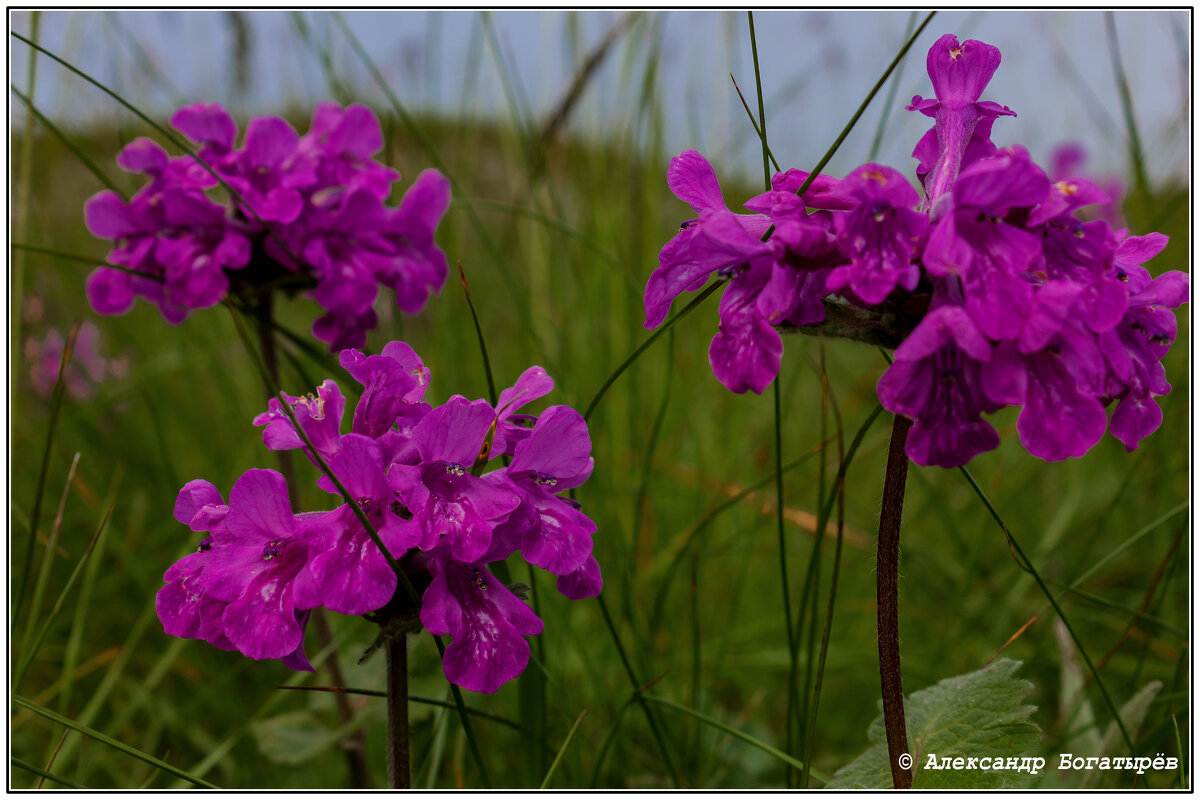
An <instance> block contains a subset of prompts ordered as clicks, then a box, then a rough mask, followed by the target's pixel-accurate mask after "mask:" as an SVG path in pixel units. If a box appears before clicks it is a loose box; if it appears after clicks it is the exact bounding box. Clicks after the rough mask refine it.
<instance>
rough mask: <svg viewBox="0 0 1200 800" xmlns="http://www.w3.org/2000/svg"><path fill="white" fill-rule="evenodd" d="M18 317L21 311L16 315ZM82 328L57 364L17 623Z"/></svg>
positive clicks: (79, 322)
mask: <svg viewBox="0 0 1200 800" xmlns="http://www.w3.org/2000/svg"><path fill="white" fill-rule="evenodd" d="M17 313H18V314H19V313H20V311H17ZM82 325H83V320H77V321H76V322H75V324H74V325H73V326H71V332H70V333H69V334H67V341H66V343H65V344H64V345H63V351H62V358H61V359H60V360H59V363H58V379H57V380H56V381H55V383H54V395H53V396H52V397H51V400H50V422H49V424H48V426H47V428H46V445H45V447H44V448H43V450H42V465H41V467H40V469H39V470H38V480H37V489H36V490H35V492H36V493H35V494H34V499H33V512H32V513H31V514H30V515H29V545H28V546H27V547H26V548H25V559H24V562H23V564H22V566H21V583H20V584H19V585H18V587H19V588H18V589H17V590H16V601H15V603H14V604H13V605H14V611H13V612H12V617H11V619H13V620H17V619H20V618H21V607H22V605H23V604H24V600H25V592H26V591H27V590H28V588H29V579H30V578H31V577H32V575H31V572H32V570H33V551H34V548H36V547H37V529H38V523H39V522H41V519H42V499H43V498H44V497H45V494H46V476H47V475H48V474H49V472H50V453H51V451H52V450H53V449H54V433H55V430H56V429H57V428H58V417H59V414H60V413H61V412H62V404H63V396H64V395H65V394H66V390H67V381H66V375H67V369H68V367H70V365H71V358H72V356H73V355H74V353H75V340H76V338H78V336H79V328H80V327H81V326H82Z"/></svg>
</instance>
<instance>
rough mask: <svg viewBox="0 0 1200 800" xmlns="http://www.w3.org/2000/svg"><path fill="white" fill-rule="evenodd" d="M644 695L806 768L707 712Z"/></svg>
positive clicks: (824, 779) (825, 779)
mask: <svg viewBox="0 0 1200 800" xmlns="http://www.w3.org/2000/svg"><path fill="white" fill-rule="evenodd" d="M644 697H645V698H646V699H647V700H649V701H650V702H652V703H657V704H658V705H661V706H666V707H667V708H672V709H675V710H676V711H678V712H680V713H681V714H687V715H688V716H689V717H694V718H695V719H698V720H700V721H701V722H703V723H705V724H706V725H711V726H712V727H714V728H716V729H717V730H720V731H722V732H724V733H727V734H729V735H730V736H734V737H736V738H738V739H741V740H742V741H743V742H745V743H746V744H749V745H751V746H753V747H757V748H758V749H759V750H762V751H763V752H764V753H767V754H768V755H772V756H774V757H775V758H778V759H779V760H780V761H782V762H783V763H785V764H787V765H788V766H789V767H792V768H794V769H803V768H804V764H803V763H802V762H801V761H800V760H799V759H795V758H792V757H791V756H789V755H788V754H787V753H785V752H783V751H782V750H777V749H776V748H774V747H772V746H771V745H769V744H767V743H766V742H763V741H760V740H759V739H755V738H754V737H753V736H751V735H750V734H748V733H744V732H742V731H740V730H738V729H737V728H734V727H732V726H730V725H726V724H725V723H724V722H721V720H719V719H715V718H713V717H710V716H708V715H707V714H702V713H700V712H699V711H696V710H695V709H691V708H688V707H687V706H685V705H681V704H680V703H676V702H675V701H673V700H668V699H666V698H665V697H655V696H654V695H650V694H647V695H644ZM810 772H811V774H812V776H813V777H814V778H816V779H817V780H819V781H821V782H822V783H828V782H829V777H828V776H827V775H825V774H823V773H820V772H818V771H817V770H815V769H814V770H810Z"/></svg>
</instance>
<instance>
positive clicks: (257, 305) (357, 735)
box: [252, 289, 371, 789]
mask: <svg viewBox="0 0 1200 800" xmlns="http://www.w3.org/2000/svg"><path fill="white" fill-rule="evenodd" d="M252 307H253V308H254V311H255V314H256V316H257V323H258V326H257V327H258V344H259V348H260V349H261V351H262V355H263V363H264V364H265V365H266V368H267V375H268V376H269V377H270V380H269V382H268V381H264V384H265V386H264V388H265V390H266V393H267V397H268V399H269V398H271V397H272V396H273V392H272V388H271V387H272V385H274V386H279V355H278V353H277V351H276V348H275V330H274V327H273V323H274V317H273V314H274V308H275V304H274V294H273V293H272V292H271V291H270V290H269V289H268V290H266V291H263V292H259V293H258V295H257V297H255V299H254V302H253V306H252ZM275 455H276V457H277V458H278V460H279V472H280V474H282V475H283V480H284V482H285V483H286V484H287V487H288V497H289V498H291V502H293V503H295V502H297V501H298V500H299V499H300V491H299V486H298V484H297V483H296V470H295V467H294V466H293V462H292V453H291V451H290V450H276V451H275ZM311 619H312V621H313V624H314V625H315V626H316V631H317V640H318V642H319V643H320V645H321V649H322V650H326V649H327V650H329V658H327V659H326V661H325V667H326V668H327V669H328V670H329V679H330V682H331V683H332V684H333V685H334V686H345V685H346V679H345V677H344V675H343V674H342V666H341V663H340V662H339V661H338V655H337V651H336V650H335V649H333V648H330V645H331V644H332V643H333V633H332V631H330V629H329V620H328V619H326V617H325V609H323V608H314V609H313V611H312V617H311ZM333 697H334V705H336V706H337V711H338V718H339V719H340V720H341V721H342V724H343V725H345V724H346V723H348V722H350V721H351V720H352V719H354V709H352V708H351V707H350V700H349V698H347V697H346V695H344V694H342V693H341V692H335V693H334V695H333ZM365 738H366V730H365V729H362V728H360V729H358V730H356V731H355V732H354V733H352V734H350V735H349V736H347V737H346V738H345V739H344V740H342V742H341V746H342V749H343V750H344V751H345V753H346V766H347V767H348V768H349V770H350V785H351V788H354V789H370V788H371V773H370V771H369V770H368V769H367V758H366V749H365V747H364V744H363V742H364V740H365Z"/></svg>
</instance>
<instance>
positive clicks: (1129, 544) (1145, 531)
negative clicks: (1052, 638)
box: [992, 500, 1190, 589]
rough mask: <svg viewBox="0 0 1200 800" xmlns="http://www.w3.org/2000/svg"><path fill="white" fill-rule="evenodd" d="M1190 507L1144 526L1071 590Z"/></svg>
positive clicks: (1086, 572) (1183, 505)
mask: <svg viewBox="0 0 1200 800" xmlns="http://www.w3.org/2000/svg"><path fill="white" fill-rule="evenodd" d="M1189 507H1190V503H1189V502H1188V501H1187V500H1185V501H1183V502H1182V503H1180V504H1179V505H1177V506H1175V507H1174V508H1172V509H1171V510H1170V511H1168V512H1167V513H1165V514H1163V515H1162V516H1161V517H1159V518H1158V519H1156V520H1154V521H1153V522H1150V523H1148V524H1147V525H1145V526H1143V527H1142V528H1141V529H1140V530H1138V531H1137V532H1136V533H1134V534H1133V535H1132V536H1130V537H1129V538H1127V539H1125V540H1123V541H1122V542H1121V544H1119V545H1118V546H1117V547H1114V548H1113V549H1112V550H1110V551H1109V552H1108V554H1107V555H1105V556H1104V558H1102V559H1100V560H1099V561H1097V562H1096V563H1095V564H1093V565H1092V566H1090V567H1088V568H1087V569H1086V570H1084V572H1083V574H1082V575H1080V576H1079V577H1078V578H1076V579H1075V580H1073V581H1071V588H1072V589H1073V588H1075V587H1078V586H1079V585H1080V584H1081V583H1083V582H1084V581H1086V580H1087V579H1088V578H1090V577H1092V576H1093V575H1095V574H1096V572H1097V571H1099V569H1100V568H1101V567H1103V566H1104V565H1105V564H1107V563H1108V562H1109V561H1112V560H1113V559H1114V558H1116V557H1117V556H1119V555H1120V554H1121V553H1123V552H1125V551H1126V550H1128V549H1129V548H1130V547H1133V545H1135V544H1137V543H1138V542H1139V541H1141V539H1142V538H1143V537H1144V536H1146V535H1148V534H1150V533H1152V532H1153V531H1155V530H1157V529H1158V528H1159V527H1160V526H1162V525H1165V524H1166V523H1168V522H1170V521H1171V520H1173V519H1175V517H1178V516H1179V515H1180V514H1186V513H1187V511H1188V508H1189ZM992 516H993V518H995V519H996V521H997V522H1000V520H999V518H998V517H996V515H995V514H994V513H993V514H992ZM1001 524H1003V523H1001Z"/></svg>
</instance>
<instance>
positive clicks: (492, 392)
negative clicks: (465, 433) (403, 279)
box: [458, 261, 498, 406]
mask: <svg viewBox="0 0 1200 800" xmlns="http://www.w3.org/2000/svg"><path fill="white" fill-rule="evenodd" d="M458 277H459V278H461V279H462V287H463V295H464V296H466V298H467V308H469V309H470V310H471V323H472V324H473V325H474V326H475V337H476V338H477V339H478V340H479V355H480V356H481V357H482V358H483V373H484V375H486V376H487V387H488V399H489V400H491V403H492V406H495V405H496V402H497V400H496V398H497V396H498V395H497V394H496V379H495V378H493V377H492V362H491V360H490V359H488V351H487V341H486V340H485V339H484V337H483V328H482V327H481V326H480V324H479V314H478V313H477V312H476V311H475V301H474V300H472V299H471V286H470V284H468V283H467V273H465V272H463V265H462V262H461V261H459V262H458Z"/></svg>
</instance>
